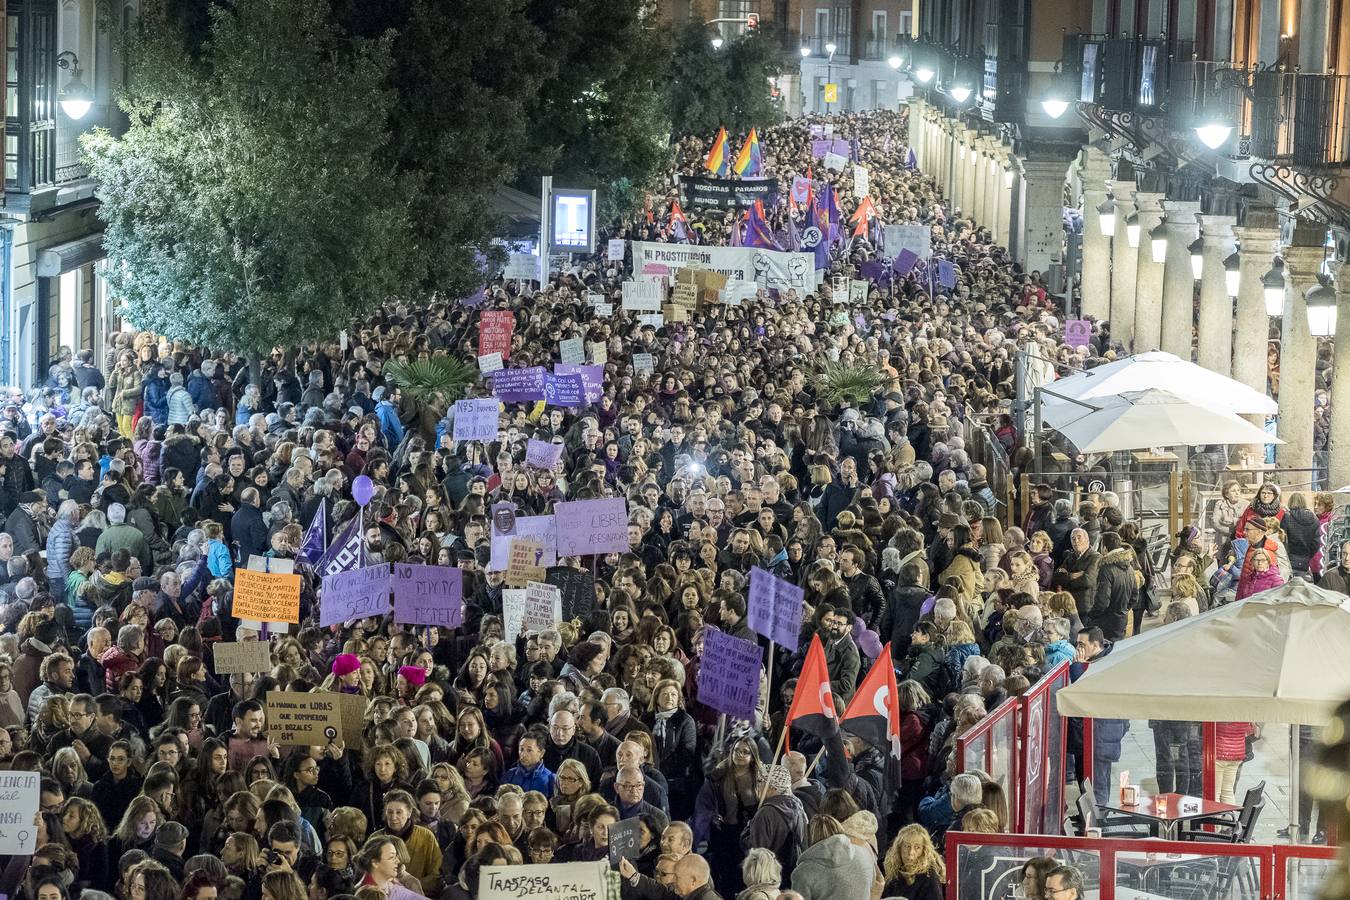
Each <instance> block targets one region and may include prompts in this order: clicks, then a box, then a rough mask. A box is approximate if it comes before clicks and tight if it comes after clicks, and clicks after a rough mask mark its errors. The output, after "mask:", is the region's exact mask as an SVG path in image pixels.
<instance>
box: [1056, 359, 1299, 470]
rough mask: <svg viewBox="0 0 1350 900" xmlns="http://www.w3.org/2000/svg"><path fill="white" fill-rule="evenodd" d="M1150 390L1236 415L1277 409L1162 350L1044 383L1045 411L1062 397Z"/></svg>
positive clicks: (1248, 390) (1239, 385)
mask: <svg viewBox="0 0 1350 900" xmlns="http://www.w3.org/2000/svg"><path fill="white" fill-rule="evenodd" d="M1149 388H1161V389H1163V390H1168V391H1171V392H1172V393H1174V394H1176V395H1177V396H1178V397H1181V398H1182V399H1184V400H1189V401H1191V402H1192V403H1195V404H1197V405H1200V406H1205V407H1208V408H1210V409H1221V410H1225V411H1227V412H1231V413H1237V414H1239V415H1247V414H1257V413H1264V414H1273V413H1275V412H1277V411H1278V409H1279V406H1278V404H1276V402H1275V401H1274V400H1273V399H1271V398H1270V397H1267V396H1266V395H1265V394H1263V393H1261V392H1260V391H1255V390H1252V389H1251V388H1249V387H1248V386H1247V385H1245V384H1243V383H1242V382H1240V381H1234V380H1233V379H1231V378H1229V377H1227V376H1225V375H1220V374H1218V373H1217V372H1211V371H1210V370H1209V369H1206V368H1204V367H1203V366H1197V365H1196V364H1195V363H1192V362H1189V361H1187V360H1184V359H1181V358H1180V357H1178V356H1175V355H1173V354H1171V353H1164V352H1162V351H1161V350H1154V351H1150V352H1148V353H1139V354H1137V355H1135V356H1129V357H1126V358H1125V359H1121V360H1117V361H1115V362H1113V363H1107V364H1106V365H1104V366H1098V367H1097V368H1095V369H1088V370H1086V371H1083V372H1075V373H1074V374H1072V375H1069V376H1066V377H1064V378H1061V379H1059V380H1058V381H1054V382H1051V383H1050V384H1048V385H1045V391H1046V393H1045V394H1043V397H1044V401H1045V402H1044V407H1045V408H1047V409H1048V408H1049V407H1051V406H1055V405H1059V404H1062V403H1064V402H1066V401H1065V400H1062V399H1060V398H1071V399H1073V400H1091V399H1093V398H1101V397H1109V396H1114V395H1117V394H1123V393H1125V392H1127V391H1144V390H1148V389H1149ZM1053 395H1057V396H1053ZM1266 442H1268V441H1266V440H1262V441H1249V442H1248V443H1266ZM1208 443H1214V444H1218V443H1222V441H1209V442H1208ZM1153 446H1158V445H1157V444H1154V445H1153Z"/></svg>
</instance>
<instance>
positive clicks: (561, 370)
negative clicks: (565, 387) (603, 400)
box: [553, 363, 605, 403]
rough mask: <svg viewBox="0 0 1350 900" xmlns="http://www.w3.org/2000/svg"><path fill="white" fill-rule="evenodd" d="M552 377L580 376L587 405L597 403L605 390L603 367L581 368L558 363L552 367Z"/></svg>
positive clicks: (573, 364)
mask: <svg viewBox="0 0 1350 900" xmlns="http://www.w3.org/2000/svg"><path fill="white" fill-rule="evenodd" d="M553 374H554V375H580V376H581V384H582V386H583V387H584V388H585V391H586V402H587V403H599V402H600V395H601V394H602V393H604V390H605V367H604V366H583V365H581V364H579V363H558V364H557V365H555V366H554V367H553Z"/></svg>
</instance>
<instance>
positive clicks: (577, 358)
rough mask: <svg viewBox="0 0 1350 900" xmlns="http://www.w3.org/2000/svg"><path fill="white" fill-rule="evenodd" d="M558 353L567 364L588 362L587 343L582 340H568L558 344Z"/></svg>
mask: <svg viewBox="0 0 1350 900" xmlns="http://www.w3.org/2000/svg"><path fill="white" fill-rule="evenodd" d="M558 353H559V354H560V355H561V356H562V361H563V362H565V363H584V362H586V342H585V341H584V340H582V339H581V338H568V339H567V340H564V341H559V342H558Z"/></svg>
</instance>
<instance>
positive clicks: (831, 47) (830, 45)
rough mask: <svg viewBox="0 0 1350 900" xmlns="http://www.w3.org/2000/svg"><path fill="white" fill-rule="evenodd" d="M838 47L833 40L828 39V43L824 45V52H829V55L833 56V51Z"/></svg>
mask: <svg viewBox="0 0 1350 900" xmlns="http://www.w3.org/2000/svg"><path fill="white" fill-rule="evenodd" d="M838 49H839V48H838V47H837V46H835V43H834V41H830V42H829V43H828V44H826V45H825V52H826V53H828V54H830V55H831V56H834V51H836V50H838Z"/></svg>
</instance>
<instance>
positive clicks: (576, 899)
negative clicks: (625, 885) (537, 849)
mask: <svg viewBox="0 0 1350 900" xmlns="http://www.w3.org/2000/svg"><path fill="white" fill-rule="evenodd" d="M608 878H609V860H608V859H604V860H599V861H597V862H575V863H546V864H544V865H529V866H483V868H482V869H480V870H479V879H478V900H605V897H606V896H607V894H606V881H607V879H608ZM617 893H618V890H617V888H616V889H615V894H616V895H617Z"/></svg>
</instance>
